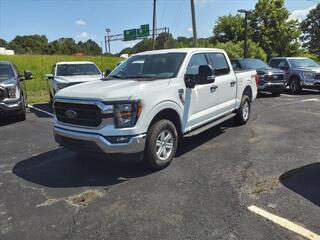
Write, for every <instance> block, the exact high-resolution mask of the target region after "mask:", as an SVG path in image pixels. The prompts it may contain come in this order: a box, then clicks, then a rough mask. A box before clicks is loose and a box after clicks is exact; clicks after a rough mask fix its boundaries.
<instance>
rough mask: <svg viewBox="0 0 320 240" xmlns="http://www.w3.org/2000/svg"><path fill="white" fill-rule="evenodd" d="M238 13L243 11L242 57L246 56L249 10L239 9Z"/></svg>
mask: <svg viewBox="0 0 320 240" xmlns="http://www.w3.org/2000/svg"><path fill="white" fill-rule="evenodd" d="M238 12H239V13H244V35H245V36H244V46H243V57H244V58H247V57H248V15H249V14H250V11H249V10H245V9H239V10H238Z"/></svg>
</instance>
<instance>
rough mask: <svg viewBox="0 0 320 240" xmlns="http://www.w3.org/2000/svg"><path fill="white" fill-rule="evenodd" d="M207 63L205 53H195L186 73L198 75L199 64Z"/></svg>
mask: <svg viewBox="0 0 320 240" xmlns="http://www.w3.org/2000/svg"><path fill="white" fill-rule="evenodd" d="M207 64H208V62H207V59H206V55H205V54H204V53H197V54H194V55H193V56H192V57H191V59H190V62H189V64H188V67H187V72H186V74H188V75H189V74H192V75H197V74H199V66H201V65H207Z"/></svg>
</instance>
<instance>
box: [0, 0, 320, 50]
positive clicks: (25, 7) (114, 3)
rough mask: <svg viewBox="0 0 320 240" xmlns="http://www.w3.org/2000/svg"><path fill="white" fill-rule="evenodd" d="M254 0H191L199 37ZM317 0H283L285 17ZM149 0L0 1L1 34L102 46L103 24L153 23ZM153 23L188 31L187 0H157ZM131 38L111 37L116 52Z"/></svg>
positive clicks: (116, 30) (299, 14)
mask: <svg viewBox="0 0 320 240" xmlns="http://www.w3.org/2000/svg"><path fill="white" fill-rule="evenodd" d="M256 2H257V0H195V9H196V21H197V32H198V37H209V36H211V35H212V27H213V26H214V23H215V21H216V20H217V18H218V17H219V16H221V15H226V14H230V13H231V14H235V13H237V10H238V9H253V8H254V6H255V4H256ZM318 3H320V0H285V5H286V7H287V9H288V10H289V11H290V13H291V16H290V18H293V19H296V18H298V19H300V20H302V19H304V18H305V16H306V15H307V13H308V12H309V10H310V9H312V8H314V7H315V6H316V5H317V4H318ZM152 9H153V0H0V38H3V39H5V40H6V41H10V40H12V39H13V38H14V37H15V36H16V35H30V34H44V35H46V36H47V37H48V39H49V41H52V40H55V39H58V38H60V37H72V38H74V39H75V40H76V41H86V40H87V39H89V38H91V39H93V40H94V41H96V42H97V43H98V44H99V45H101V44H102V45H103V46H104V36H105V29H106V28H109V29H111V33H110V34H111V35H112V34H120V33H123V31H124V30H126V29H131V28H139V27H140V25H142V24H150V26H152ZM156 15H157V27H159V28H161V27H169V29H170V32H171V33H172V34H173V36H174V37H177V36H185V37H191V36H192V28H191V10H190V1H189V0H157V14H156ZM135 43H137V42H136V41H130V42H123V41H115V42H111V52H113V53H116V52H119V51H121V49H123V48H125V47H131V46H133V45H134V44H135Z"/></svg>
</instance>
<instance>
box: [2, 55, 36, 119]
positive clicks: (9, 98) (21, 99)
mask: <svg viewBox="0 0 320 240" xmlns="http://www.w3.org/2000/svg"><path fill="white" fill-rule="evenodd" d="M29 79H32V73H31V72H30V71H25V72H24V75H20V74H19V71H18V69H17V67H16V66H15V65H14V64H13V63H11V62H4V61H0V116H1V117H3V116H8V115H11V116H12V115H14V116H17V117H18V118H19V120H24V119H26V107H27V106H28V104H27V92H26V86H25V84H24V82H23V81H24V80H29Z"/></svg>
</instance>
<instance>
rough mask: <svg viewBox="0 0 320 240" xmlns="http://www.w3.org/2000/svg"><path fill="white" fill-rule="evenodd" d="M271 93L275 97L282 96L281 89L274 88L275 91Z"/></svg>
mask: <svg viewBox="0 0 320 240" xmlns="http://www.w3.org/2000/svg"><path fill="white" fill-rule="evenodd" d="M271 94H272V96H273V97H280V94H281V91H279V90H274V91H271Z"/></svg>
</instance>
